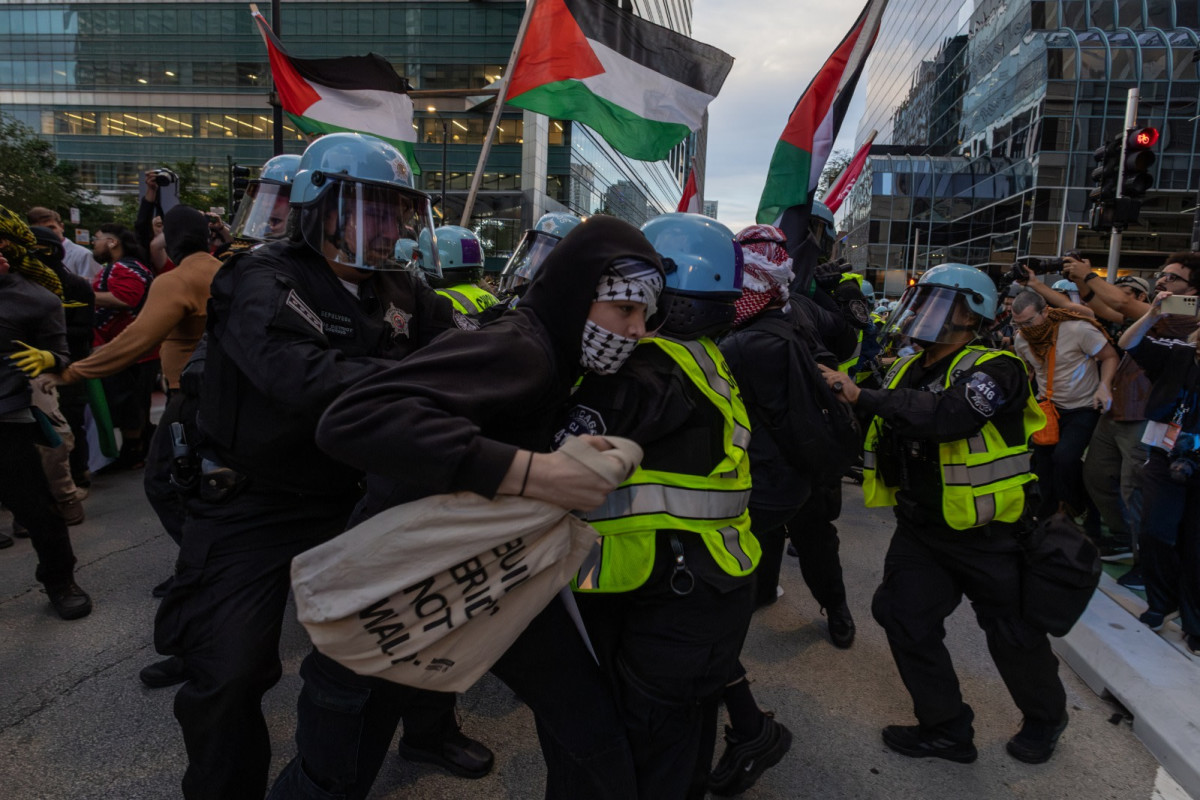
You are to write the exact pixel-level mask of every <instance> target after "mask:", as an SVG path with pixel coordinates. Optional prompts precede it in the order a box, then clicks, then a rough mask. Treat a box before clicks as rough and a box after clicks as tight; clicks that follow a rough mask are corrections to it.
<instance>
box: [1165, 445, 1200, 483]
mask: <svg viewBox="0 0 1200 800" xmlns="http://www.w3.org/2000/svg"><path fill="white" fill-rule="evenodd" d="M1198 456H1200V454H1198V453H1197V452H1196V450H1195V449H1194V448H1193V447H1192V437H1190V436H1187V437H1182V438H1181V439H1180V441H1178V442H1176V443H1175V446H1174V447H1172V448H1171V452H1170V453H1168V454H1167V460H1168V461H1169V462H1170V467H1169V468H1168V472H1167V474H1168V475H1169V476H1170V477H1171V480H1172V481H1173V482H1175V483H1179V484H1185V483H1188V482H1189V481H1191V479H1192V476H1193V475H1195V474H1196V470H1197V468H1200V457H1198Z"/></svg>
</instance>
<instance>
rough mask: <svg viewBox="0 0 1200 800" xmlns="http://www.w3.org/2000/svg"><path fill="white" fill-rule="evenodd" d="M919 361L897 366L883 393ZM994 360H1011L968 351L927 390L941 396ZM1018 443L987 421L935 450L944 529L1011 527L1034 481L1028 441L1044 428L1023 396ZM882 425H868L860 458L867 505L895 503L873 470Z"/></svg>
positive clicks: (977, 349) (1038, 412)
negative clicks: (1000, 524) (1002, 524)
mask: <svg viewBox="0 0 1200 800" xmlns="http://www.w3.org/2000/svg"><path fill="white" fill-rule="evenodd" d="M918 357H919V356H910V357H908V358H905V359H904V360H903V361H901V362H898V363H897V364H896V365H895V366H894V367H893V368H892V370H891V371H890V372H889V373H888V377H887V388H888V389H894V388H896V386H898V385H899V383H900V380H901V378H903V376H904V373H905V372H907V371H908V367H909V365H911V364H912V363H913V360H914V359H916V358H918ZM997 357H1013V358H1015V356H1012V354H1010V353H1005V352H1002V351H997V350H988V349H986V348H982V347H969V348H966V349H965V350H964V351H963V352H962V353H960V354H959V355H958V356H957V357H956V358H955V359H954V361H953V362H951V364H950V368H949V369H948V370H947V371H946V376H945V378H944V380H940V381H938V382H937V384H936V385H931V386H929V387H926V388H928V389H929V390H931V391H936V392H941V391H945V390H946V389H949V388H950V387H951V386H953V385H954V384H955V383H956V382H957V381H958V380H959V379H960V378H961V377H962V376H963V375H966V374H968V373H970V371H971V370H973V369H974V368H975V365H976V364H979V363H982V362H984V361H988V360H990V359H992V358H997ZM1022 423H1023V424H1022V427H1023V431H1024V441H1022V442H1019V443H1017V444H1015V445H1009V444H1008V443H1007V442H1005V441H1004V438H1003V437H1002V436H1001V435H1000V431H999V430H998V429H997V428H996V426H995V425H994V424H993V423H992V422H991V420H988V421H987V422H986V423H984V425H983V427H982V428H981V429H980V430H979V431H978V432H977V433H975V434H973V435H972V436H970V437H968V438H966V439H959V440H956V441H953V442H942V443H940V444H939V445H938V461H939V464H940V466H941V473H942V515H943V517H944V518H945V520H946V524H947V525H949V526H950V527H951V528H954V529H956V530H966V529H968V528H976V527H979V526H981V525H986V524H988V523H989V522H993V521H998V522H1015V521H1016V520H1018V519H1020V516H1021V512H1022V511H1023V510H1024V507H1025V490H1024V489H1023V488H1022V487H1023V486H1024V484H1026V483H1028V482H1030V481H1032V480H1035V478H1034V476H1033V475H1032V474H1031V473H1030V471H1029V470H1030V451H1029V446H1028V443H1029V437H1030V436H1032V435H1033V433H1034V431H1037V430H1039V429H1040V428H1041V427H1042V426H1043V425H1044V424H1045V416H1044V415H1043V414H1042V412H1041V409H1040V408H1039V407H1038V405H1037V402H1036V401H1035V400H1034V399H1033V395H1032V393H1030V394H1029V396H1028V397H1026V400H1025V407H1024V408H1023V409H1022ZM882 424H883V421H882V420H881V419H880V418H879V417H876V418H875V419H873V420H872V421H871V425H870V428H869V429H868V432H867V439H866V442H865V444H864V453H863V498H864V501H865V502H866V504H867V505H868V506H888V505H895V504H896V492H897V491H898V488H899V487H895V486H888V485H886V484H885V483H884V482H883V479H882V478H881V477H880V475H879V474H878V471H877V460H876V455H875V450H876V445H877V444H878V441H879V437H880V431H881V427H882Z"/></svg>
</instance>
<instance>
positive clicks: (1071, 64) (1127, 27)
mask: <svg viewBox="0 0 1200 800" xmlns="http://www.w3.org/2000/svg"><path fill="white" fill-rule="evenodd" d="M1198 6H1200V3H1198V2H1197V0H1009V1H1007V2H1002V1H1001V0H931V1H930V0H893V2H892V3H891V5H890V6H889V7H888V9H887V11H886V13H885V15H884V18H883V23H882V30H881V33H880V36H879V40H878V42H877V44H876V46H875V50H874V52H873V53H872V55H871V58H870V60H869V62H868V88H867V110H866V113H865V115H864V117H863V119H862V121H861V123H860V126H859V130H858V139H859V141H860V142H862V141H865V140H866V138H867V135H868V134H869V132H870V131H872V130H877V131H879V136H878V138H877V139H876V144H875V145H874V146H873V147H872V151H871V153H872V154H871V158H870V161H869V164H868V167H867V168H866V169H865V170H864V174H863V176H862V178H860V180H859V182H858V184H857V185H856V186H855V189H854V191H853V193H852V196H851V198H850V200H849V201H848V202H847V204H846V209H847V210H846V212H845V214H844V218H843V219H842V220H840V222H841V227H842V228H844V229H845V230H847V231H848V232H849V235H848V238H847V241H846V244H847V247H846V248H845V250H844V253H845V254H846V255H847V257H848V259H849V260H850V262H851V263H852V264H853V265H854V267H855V268H856V269H859V270H865V271H866V273H867V275H868V277H869V278H871V279H872V280H874V281H875V285H876V287H880V286H886V288H887V292H888V294H889V295H892V296H894V295H895V294H897V293H898V292H900V291H901V290H902V289H903V287H904V286H905V285H906V283H907V280H908V278H910V277H912V276H913V275H914V274H919V273H921V272H923V271H924V270H925V269H928V268H929V267H931V266H936V265H937V264H940V263H947V262H961V263H967V264H973V265H986V266H988V268H989V270H990V271H991V272H992V273H993V274H994V275H998V274H1000V273H1001V272H1003V271H1004V270H1007V268H1008V267H1009V266H1010V265H1011V263H1012V262H1013V261H1014V260H1015V259H1017V258H1023V257H1025V256H1031V255H1032V256H1054V255H1057V254H1059V253H1062V252H1065V251H1067V250H1071V249H1077V250H1080V251H1082V252H1083V254H1084V255H1085V256H1087V257H1089V258H1091V259H1092V260H1093V262H1094V263H1099V264H1105V263H1106V262H1107V257H1108V238H1109V237H1108V235H1107V234H1104V233H1097V232H1094V231H1092V230H1091V229H1090V227H1089V226H1088V223H1087V218H1088V217H1087V212H1088V205H1089V201H1088V193H1089V192H1090V191H1091V188H1092V180H1091V172H1092V170H1093V168H1095V166H1096V162H1095V161H1094V159H1093V153H1094V151H1095V150H1096V149H1097V148H1099V147H1101V146H1103V145H1104V144H1105V143H1106V142H1108V141H1110V140H1111V139H1112V138H1113V137H1114V136H1115V135H1117V134H1118V133H1119V132H1120V131H1121V130H1122V129H1123V127H1124V119H1125V104H1126V95H1127V93H1128V92H1127V90H1128V89H1130V88H1137V89H1138V90H1139V92H1140V96H1141V97H1140V104H1139V108H1138V123H1139V124H1140V125H1152V126H1154V127H1155V128H1158V129H1159V131H1160V132H1161V134H1162V137H1161V139H1160V141H1159V143H1158V145H1157V147H1156V148H1155V151H1156V153H1157V155H1158V160H1157V163H1156V164H1155V166H1154V167H1153V168H1152V173H1151V174H1152V175H1153V176H1154V178H1155V183H1154V189H1153V190H1152V191H1151V192H1150V194H1149V195H1148V196H1147V198H1146V202H1145V203H1144V204H1143V206H1142V213H1141V222H1140V224H1138V225H1135V226H1132V227H1130V228H1129V229H1127V230H1126V231H1125V234H1124V240H1123V243H1122V248H1121V264H1120V267H1121V271H1122V272H1124V271H1126V270H1132V271H1135V272H1144V271H1149V270H1151V269H1153V268H1154V267H1156V266H1159V265H1161V264H1162V260H1163V256H1164V254H1166V253H1169V252H1171V251H1175V250H1186V249H1190V242H1191V240H1192V225H1193V213H1192V210H1193V209H1194V208H1195V207H1196V205H1197V203H1196V190H1197V187H1198V186H1200V180H1198V179H1197V169H1198V167H1200V163H1198V160H1197V139H1196V136H1197V119H1196V118H1197V114H1200V108H1198V107H1197V101H1198V99H1200V80H1198V77H1197V75H1198V73H1197V64H1196V62H1195V61H1194V60H1193V54H1194V53H1196V52H1197V48H1198V46H1200V40H1198V38H1197V26H1198V25H1200V11H1198Z"/></svg>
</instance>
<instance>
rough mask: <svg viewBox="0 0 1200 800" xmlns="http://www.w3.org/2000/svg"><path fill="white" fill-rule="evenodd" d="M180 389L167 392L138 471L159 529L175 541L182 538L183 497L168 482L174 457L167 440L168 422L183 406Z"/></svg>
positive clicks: (175, 416)
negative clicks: (141, 466)
mask: <svg viewBox="0 0 1200 800" xmlns="http://www.w3.org/2000/svg"><path fill="white" fill-rule="evenodd" d="M183 403H184V395H183V393H182V392H179V391H175V392H172V393H171V396H170V398H168V400H167V406H166V408H164V409H163V413H162V417H161V418H160V419H159V422H158V427H157V428H156V429H155V430H154V436H152V437H151V439H150V447H149V448H148V449H147V451H146V467H145V472H144V473H143V474H142V485H143V487H144V488H145V490H146V499H147V500H149V501H150V506H151V508H153V509H154V513H155V514H157V515H158V521H159V522H161V523H162V526H163V530H165V531H166V532H167V535H168V536H170V537H171V539H172V540H173V541H174V542H175V544H179V543H180V541H182V539H183V518H184V506H183V498H182V497H180V495H179V492H178V491H177V490H176V489H175V487H174V486H172V485H171V463H172V461H173V460H174V443H173V442H172V439H171V423H173V422H179V420H180V411H181V409H182V407H183Z"/></svg>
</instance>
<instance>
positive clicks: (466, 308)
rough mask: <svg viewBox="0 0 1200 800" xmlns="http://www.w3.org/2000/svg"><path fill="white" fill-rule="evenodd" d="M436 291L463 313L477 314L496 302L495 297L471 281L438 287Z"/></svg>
mask: <svg viewBox="0 0 1200 800" xmlns="http://www.w3.org/2000/svg"><path fill="white" fill-rule="evenodd" d="M437 293H438V294H440V295H441V296H442V297H444V298H446V299H447V300H449V301H450V304H451V305H453V306H454V307H455V308H456V309H457V310H458V311H459V312H461V313H463V314H478V313H479V312H481V311H483V310H484V309H487V308H491V307H492V306H494V305H495V304H496V298H495V296H493V295H492V294H491V293H490V292H488V291H487V290H485V289H480V288H479V287H478V286H476V285H474V284H472V283H462V284H459V285H458V286H454V287H452V288H449V289H438V290H437Z"/></svg>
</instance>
